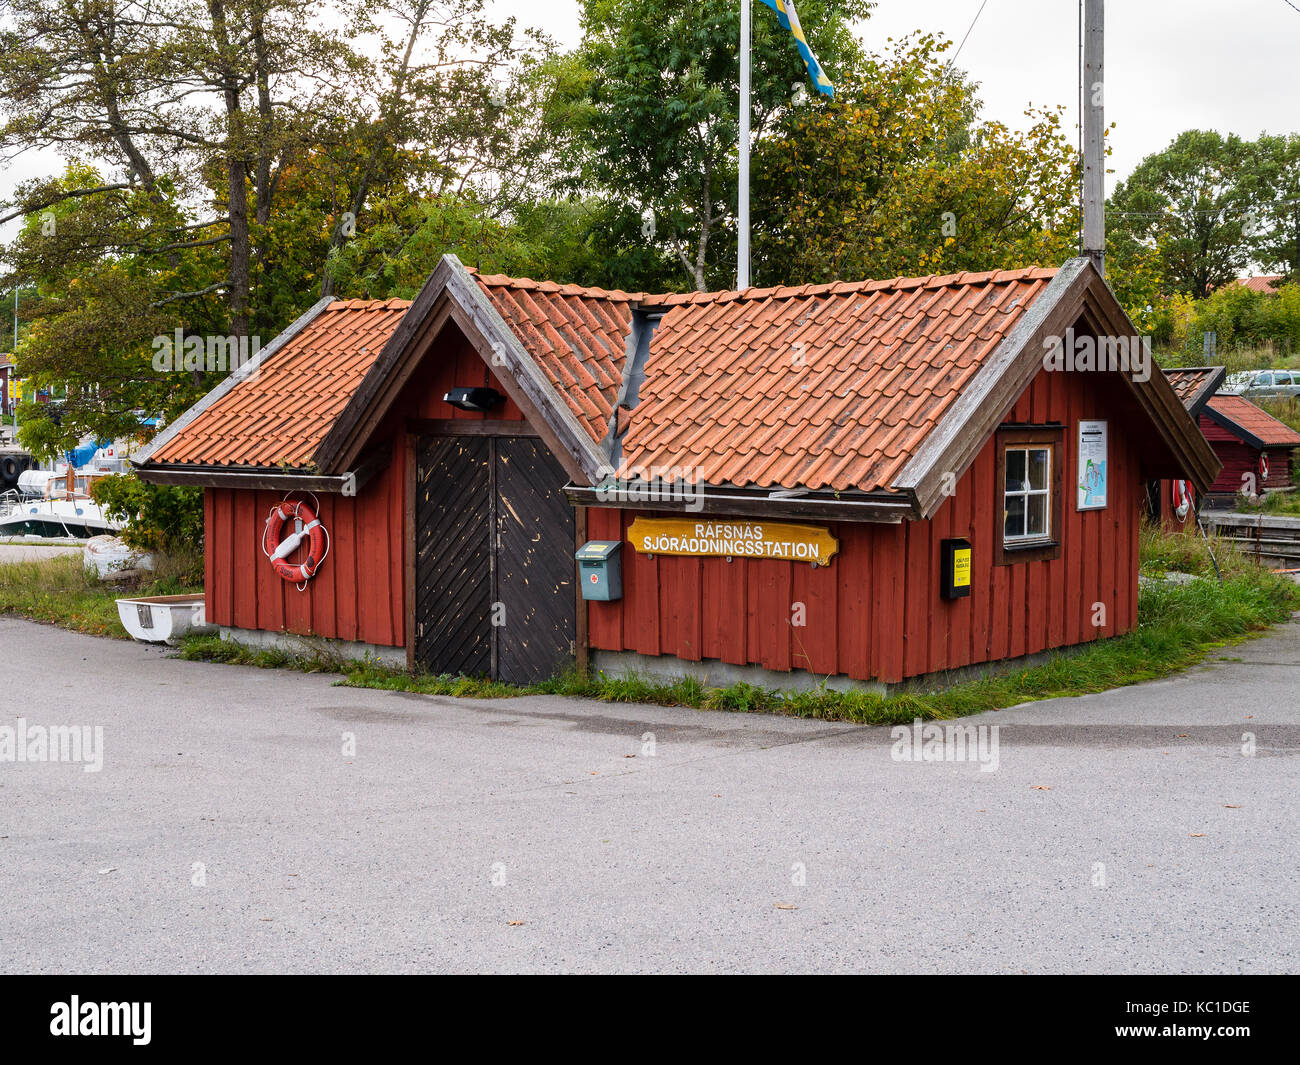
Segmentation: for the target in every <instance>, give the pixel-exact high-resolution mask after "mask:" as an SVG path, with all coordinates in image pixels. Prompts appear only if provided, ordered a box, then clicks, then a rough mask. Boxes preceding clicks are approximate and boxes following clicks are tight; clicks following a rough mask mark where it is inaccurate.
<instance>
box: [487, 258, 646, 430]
mask: <svg viewBox="0 0 1300 1065" xmlns="http://www.w3.org/2000/svg"><path fill="white" fill-rule="evenodd" d="M477 280H478V283H479V286H480V287H481V288H482V289H483V291H484V292H485V293H487V296H488V299H490V300H491V301H492V304H493V306H494V307H496V309H497V312H498V313H499V314H500V315H501V317H502V318H504V319H505V321H506V324H507V325H509V326H510V328H511V329H512V330H513V331H514V333H515V335H516V336H518V337H519V340H520V342H521V343H522V344H523V346H524V348H525V349H526V350H527V351H528V353H529V354H530V355H532V357H533V358H534V359H535V360H536V361H537V364H538V365H539V366H540V367H541V368H542V371H543V372H544V373H545V374H546V376H547V378H548V379H549V380H550V381H551V383H552V384H553V385H555V387H556V388H557V389H558V390H559V393H560V397H561V399H563V400H564V402H565V404H566V405H567V406H568V407H569V409H570V410H572V411H573V413H574V415H575V416H576V417H577V419H578V421H579V423H581V425H582V426H583V428H585V429H586V430H587V432H588V433H589V434H590V436H591V438H592V440H595V441H599V440H600V439H601V438H602V437H604V435H605V433H606V431H607V430H608V428H609V422H610V418H611V417H612V416H613V414H614V403H615V402H616V401H617V399H618V391H619V388H620V387H621V385H622V383H623V365H624V363H625V362H626V356H627V335H628V330H629V329H630V327H631V323H632V308H631V305H632V302H633V301H635V300H639V299H643V298H644V297H643V296H642V295H641V294H640V293H636V294H629V293H627V292H620V291H618V290H613V291H605V290H602V289H592V288H580V287H579V286H577V285H557V284H555V283H554V282H550V281H530V280H528V279H527V278H522V279H515V278H511V277H505V276H503V275H500V274H493V275H487V276H479V277H478V278H477Z"/></svg>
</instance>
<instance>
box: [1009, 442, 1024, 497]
mask: <svg viewBox="0 0 1300 1065" xmlns="http://www.w3.org/2000/svg"><path fill="white" fill-rule="evenodd" d="M1024 490H1025V452H1024V451H1008V452H1007V491H1008V492H1023V491H1024Z"/></svg>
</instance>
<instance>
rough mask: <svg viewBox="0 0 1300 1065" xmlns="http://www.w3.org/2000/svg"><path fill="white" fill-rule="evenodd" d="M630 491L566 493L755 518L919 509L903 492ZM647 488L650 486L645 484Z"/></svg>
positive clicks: (869, 517)
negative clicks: (643, 494) (694, 494)
mask: <svg viewBox="0 0 1300 1065" xmlns="http://www.w3.org/2000/svg"><path fill="white" fill-rule="evenodd" d="M629 485H631V486H633V487H630V488H629V489H628V491H627V493H626V495H624V496H622V497H619V496H615V497H614V498H610V496H609V492H608V490H607V489H603V488H602V487H600V486H597V487H594V488H592V487H587V486H585V485H574V484H567V485H565V486H564V494H565V496H566V497H567V499H568V500H569V502H570V503H572V504H574V505H575V506H587V507H610V508H613V509H616V510H637V511H647V512H650V513H662V514H687V515H691V516H693V515H696V514H732V515H736V516H739V517H750V516H753V517H757V518H769V519H771V518H778V517H784V518H804V519H817V520H820V521H866V522H876V523H885V524H892V525H897V524H898V523H899V522H901V521H903V520H904V519H905V518H913V517H915V514H914V513H913V509H912V502H911V500H910V499H908V497H907V496H904V495H896V496H890V495H887V494H885V493H862V494H860V495H854V494H850V493H843V492H841V493H839V494H838V495H834V494H825V493H811V492H810V493H808V494H806V495H775V494H772V493H770V492H768V491H767V490H766V489H762V490H759V491H747V490H746V489H743V488H714V487H704V486H700V494H699V497H698V498H697V499H695V500H687V499H684V498H677V499H674V498H668V499H642V498H639V497H638V495H637V494H636V493H637V489H638V488H639V487H640V486H642V485H645V482H629ZM646 488H647V491H648V490H649V486H648V485H646Z"/></svg>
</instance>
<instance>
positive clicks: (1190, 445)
mask: <svg viewBox="0 0 1300 1065" xmlns="http://www.w3.org/2000/svg"><path fill="white" fill-rule="evenodd" d="M1133 334H1134V330H1133V328H1132V326H1131V325H1130V323H1129V322H1128V320H1127V319H1126V318H1125V316H1124V314H1123V311H1122V310H1121V309H1120V307H1119V305H1118V304H1117V303H1116V301H1115V299H1114V297H1113V295H1112V294H1111V292H1110V290H1109V289H1108V288H1107V286H1106V285H1105V283H1104V281H1103V280H1102V278H1101V277H1100V275H1098V274H1097V272H1096V270H1095V269H1094V268H1093V267H1092V266H1091V264H1090V263H1088V262H1087V261H1086V260H1084V259H1076V260H1071V261H1070V262H1068V263H1066V264H1065V265H1064V266H1063V267H1062V268H1060V269H1059V270H1050V269H1028V270H1016V271H998V272H993V273H979V274H956V275H950V276H947V277H926V278H899V279H894V280H889V281H866V282H852V283H848V282H843V283H835V284H829V285H816V286H810V285H804V286H795V287H784V288H775V289H748V290H745V291H743V292H715V293H691V294H685V295H666V296H655V295H648V294H644V293H625V292H617V291H603V290H598V289H588V288H581V287H578V286H573V285H557V284H553V283H547V282H535V281H531V280H527V279H514V278H507V277H500V276H480V275H476V274H474V273H472V272H470V271H467V270H466V269H465V268H464V267H463V266H462V265H461V264H460V263H459V261H457V260H456V259H455V258H454V257H451V256H448V257H446V258H444V260H443V261H442V263H441V264H440V265H439V267H438V269H437V270H436V271H435V272H434V274H433V275H432V277H431V278H430V279H429V281H428V283H427V284H426V285H425V287H424V288H423V290H422V291H421V292H420V294H419V295H418V297H417V298H416V299H415V300H414V302H413V303H411V304H406V303H404V302H402V301H397V300H390V301H385V302H378V301H374V302H368V301H342V302H333V303H330V302H322V303H321V304H318V305H317V306H316V307H314V308H312V310H311V311H309V312H308V313H307V314H306V315H304V316H303V318H302V319H300V320H299V321H298V322H296V323H294V325H293V326H292V327H290V329H289V330H287V331H286V332H285V334H283V335H282V336H281V337H279V338H277V339H276V341H275V342H274V343H272V344H271V345H269V346H268V347H267V348H265V349H264V350H263V352H262V353H261V355H260V357H259V359H258V360H256V361H255V362H254V363H252V364H250V365H249V366H247V367H245V368H243V369H242V370H241V371H239V372H238V373H237V374H236V375H234V376H232V378H231V379H230V380H229V381H227V382H226V383H224V384H223V385H222V386H221V387H219V388H218V389H216V390H215V391H214V392H213V393H212V394H211V395H210V396H208V397H207V398H205V399H204V400H203V401H202V402H200V403H199V404H198V405H196V406H195V407H194V408H193V409H192V410H191V411H189V412H187V413H186V414H185V415H184V416H183V417H182V418H180V419H178V421H177V422H175V423H174V424H173V425H171V426H170V427H168V428H167V429H166V430H165V431H164V432H163V433H161V434H160V435H159V436H158V437H157V438H156V439H155V441H154V442H153V443H152V444H151V445H150V447H149V448H147V449H146V450H145V451H144V452H142V453H140V454H138V455H137V456H136V459H135V461H136V463H137V466H138V469H139V473H140V476H142V477H144V478H145V479H147V480H150V481H154V482H158V483H174V484H197V485H203V486H204V487H205V489H206V491H205V501H206V502H205V506H206V522H207V539H206V598H207V612H208V618H209V620H210V621H213V622H216V623H217V624H219V625H221V626H222V627H223V628H224V629H226V630H228V631H229V632H231V633H232V634H234V635H235V636H237V637H241V638H245V639H254V638H275V637H279V636H281V635H283V634H286V633H287V634H315V635H318V636H322V637H327V638H331V639H335V640H340V641H345V642H348V643H351V644H354V645H359V646H364V647H365V648H368V649H371V650H377V651H382V652H383V653H384V654H386V655H387V656H390V657H393V658H395V659H398V660H401V661H404V662H406V663H407V664H408V665H410V666H412V667H415V668H422V669H427V670H431V671H435V672H440V673H443V672H445V673H456V672H466V673H482V674H488V675H492V676H496V677H500V678H503V679H506V680H511V681H528V680H535V679H538V678H541V677H543V676H546V675H549V674H551V673H554V672H556V671H557V670H560V669H563V668H565V667H566V666H568V665H571V664H572V663H573V662H574V661H575V660H576V661H577V662H578V663H579V664H580V665H581V664H585V663H586V662H587V661H588V660H590V663H591V664H592V665H594V666H596V667H598V668H603V669H614V670H622V669H624V668H631V669H636V670H645V671H653V672H661V673H675V674H681V673H684V672H692V673H696V674H698V675H701V676H704V677H706V678H707V679H709V680H713V681H725V680H729V679H736V678H747V679H752V680H755V681H757V682H760V683H765V684H774V685H775V684H790V683H796V684H802V683H812V682H815V681H816V680H818V679H821V678H827V677H829V678H831V679H832V683H842V684H848V683H866V684H873V685H878V686H888V685H891V684H896V683H899V682H902V681H905V680H907V679H909V678H917V677H923V676H926V675H929V674H935V673H939V672H943V671H948V670H953V669H958V668H961V667H966V666H973V665H980V664H983V663H990V662H995V661H1001V660H1006V659H1016V658H1020V657H1022V656H1026V655H1031V654H1034V653H1036V652H1041V651H1044V650H1047V649H1050V648H1058V647H1065V646H1068V645H1071V644H1078V643H1082V642H1086V641H1089V640H1093V639H1096V638H1098V637H1102V636H1110V635H1114V634H1117V633H1122V632H1125V631H1128V630H1129V629H1131V628H1132V627H1133V625H1134V624H1135V623H1136V613H1137V568H1138V566H1137V530H1138V521H1139V515H1140V513H1141V512H1142V509H1143V505H1144V497H1145V493H1146V489H1145V484H1146V482H1147V481H1149V480H1153V479H1162V478H1187V479H1189V480H1190V481H1192V482H1193V483H1194V484H1195V485H1197V486H1198V487H1200V488H1202V489H1203V488H1205V487H1208V485H1209V484H1210V483H1211V482H1212V481H1213V479H1214V477H1215V475H1216V474H1217V472H1218V463H1217V460H1216V459H1215V457H1214V454H1213V452H1212V451H1211V450H1210V448H1209V446H1208V445H1207V444H1206V442H1205V440H1204V438H1203V437H1202V435H1201V434H1200V432H1199V431H1198V430H1197V428H1196V425H1195V423H1194V422H1193V420H1192V419H1191V418H1190V417H1189V416H1188V415H1187V413H1186V411H1185V409H1184V407H1183V405H1182V403H1181V402H1180V401H1179V398H1178V396H1177V394H1176V393H1175V391H1174V389H1173V388H1172V387H1171V386H1170V384H1169V382H1168V381H1167V380H1166V379H1165V377H1164V376H1163V375H1162V374H1160V373H1159V372H1155V373H1152V372H1151V370H1152V367H1151V366H1150V364H1149V363H1147V364H1146V365H1145V372H1143V367H1142V365H1140V362H1139V359H1138V355H1139V352H1140V346H1139V345H1138V342H1137V340H1136V338H1135V337H1134V338H1133V347H1132V349H1131V350H1132V352H1133V362H1132V364H1131V365H1130V364H1129V362H1128V361H1127V355H1126V354H1124V355H1123V358H1122V359H1121V358H1118V357H1117V355H1116V353H1117V352H1120V353H1121V354H1123V353H1125V352H1127V351H1128V350H1129V349H1128V344H1127V341H1128V338H1130V337H1133ZM1117 340H1118V341H1119V343H1117ZM1067 345H1068V346H1069V348H1070V353H1069V354H1070V357H1069V358H1068V359H1067V360H1065V361H1064V362H1062V360H1061V359H1059V358H1055V359H1054V358H1053V357H1052V356H1053V355H1056V356H1059V355H1061V353H1062V350H1063V347H1064V346H1067ZM1076 353H1077V355H1078V357H1077V358H1075V355H1076ZM286 498H287V499H288V500H289V501H290V504H291V506H290V508H289V509H291V508H292V504H293V502H294V501H297V500H307V502H308V505H309V506H310V508H311V511H312V514H311V515H309V517H313V516H318V517H319V518H320V521H321V522H322V525H323V528H324V529H327V530H328V532H329V554H328V556H327V557H326V558H325V559H324V560H323V561H321V560H320V559H319V558H318V557H315V556H316V555H318V554H319V549H316V550H315V551H314V552H313V549H310V548H305V547H304V548H299V549H298V552H297V553H296V554H294V555H291V556H289V558H288V560H287V561H288V562H289V563H291V564H292V565H294V566H298V565H303V564H306V565H308V569H311V570H314V575H312V576H310V577H308V579H305V580H302V581H298V580H285V579H282V577H281V576H279V575H278V574H277V573H276V571H275V570H274V569H273V568H272V566H271V564H270V562H269V561H268V559H267V558H266V557H264V555H265V554H266V552H265V551H264V547H265V541H264V534H265V533H266V530H267V528H268V526H274V527H275V528H276V529H277V530H278V529H279V528H280V526H281V524H282V522H281V519H280V517H279V516H278V515H273V514H272V511H273V509H274V508H276V507H277V505H279V504H280V503H281V502H282V500H284V499H286ZM283 524H284V527H285V529H286V531H290V530H289V524H288V522H284V523H283ZM309 524H310V522H309ZM277 534H278V533H277ZM274 539H275V537H274V536H273V537H272V542H273V541H274ZM592 542H594V544H593V547H592V549H591V551H590V552H588V553H587V554H588V555H589V556H590V557H591V558H595V557H597V556H599V557H600V558H601V560H602V561H601V562H600V563H589V562H588V561H586V560H584V561H583V562H582V567H583V568H582V575H583V579H582V582H581V587H579V583H580V582H579V581H578V580H577V579H576V573H575V565H574V554H575V550H576V549H577V548H578V547H579V546H581V545H584V544H588V543H592ZM309 552H313V557H311V558H310V559H308V558H306V556H307V554H308V553H309ZM597 566H599V567H601V568H600V572H599V574H598V573H597V571H596V568H594V567H597ZM286 568H287V567H286ZM589 571H590V572H589ZM296 572H297V571H296ZM589 579H590V580H591V581H592V584H591V586H590V587H588V586H587V581H588V580H589ZM584 589H585V590H586V596H584V595H583V591H584ZM592 595H599V596H602V597H603V598H600V599H599V600H597V601H593V600H592V599H591V598H589V597H590V596H592Z"/></svg>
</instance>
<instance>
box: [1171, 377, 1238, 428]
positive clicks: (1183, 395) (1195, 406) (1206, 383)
mask: <svg viewBox="0 0 1300 1065" xmlns="http://www.w3.org/2000/svg"><path fill="white" fill-rule="evenodd" d="M1227 372H1228V368H1227V367H1226V366H1174V367H1171V368H1169V369H1167V370H1165V377H1166V379H1167V380H1168V381H1169V384H1170V385H1171V386H1172V387H1173V390H1174V392H1175V393H1176V394H1177V396H1178V398H1179V399H1180V400H1182V401H1183V407H1184V408H1185V409H1186V411H1187V413H1188V414H1190V415H1191V416H1192V417H1193V418H1195V417H1196V416H1197V415H1198V414H1200V413H1201V410H1202V408H1203V407H1204V406H1205V404H1206V403H1208V402H1209V399H1210V397H1211V396H1212V395H1214V393H1215V392H1217V391H1218V390H1219V386H1220V385H1221V384H1223V378H1224V375H1225V374H1227Z"/></svg>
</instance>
